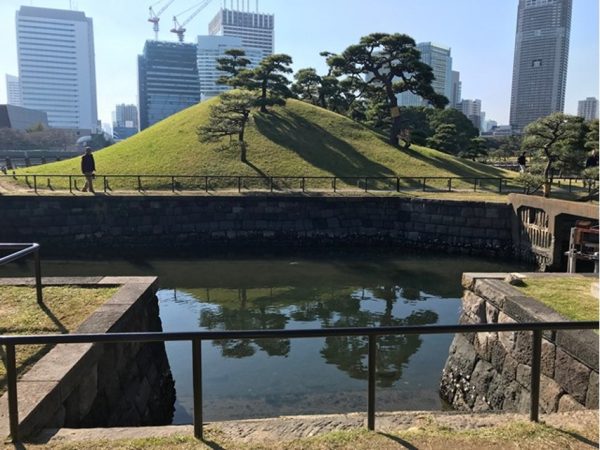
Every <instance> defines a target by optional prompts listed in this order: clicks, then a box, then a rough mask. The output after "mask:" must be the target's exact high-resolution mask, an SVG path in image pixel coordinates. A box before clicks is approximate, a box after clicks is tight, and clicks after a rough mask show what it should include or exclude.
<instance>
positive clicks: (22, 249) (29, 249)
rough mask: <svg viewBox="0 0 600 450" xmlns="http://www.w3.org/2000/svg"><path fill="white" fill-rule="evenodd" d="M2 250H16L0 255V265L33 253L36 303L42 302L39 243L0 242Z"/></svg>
mask: <svg viewBox="0 0 600 450" xmlns="http://www.w3.org/2000/svg"><path fill="white" fill-rule="evenodd" d="M3 250H18V251H16V252H14V253H9V254H8V255H6V256H2V257H0V266H2V265H4V264H8V263H10V262H13V261H16V260H18V259H21V258H24V257H26V256H27V255H30V254H32V253H33V261H34V271H35V292H36V296H37V302H38V304H42V303H43V297H42V265H41V263H40V244H36V243H29V244H21V243H19V244H14V243H6V244H5V243H0V252H2V251H3Z"/></svg>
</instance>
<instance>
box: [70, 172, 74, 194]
mask: <svg viewBox="0 0 600 450" xmlns="http://www.w3.org/2000/svg"><path fill="white" fill-rule="evenodd" d="M69 193H70V194H72V193H73V177H72V176H71V175H69Z"/></svg>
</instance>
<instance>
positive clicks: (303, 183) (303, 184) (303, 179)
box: [302, 177, 305, 192]
mask: <svg viewBox="0 0 600 450" xmlns="http://www.w3.org/2000/svg"><path fill="white" fill-rule="evenodd" d="M304 188H305V178H304V177H302V192H304Z"/></svg>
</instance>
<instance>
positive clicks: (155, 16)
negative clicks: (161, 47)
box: [148, 0, 175, 41]
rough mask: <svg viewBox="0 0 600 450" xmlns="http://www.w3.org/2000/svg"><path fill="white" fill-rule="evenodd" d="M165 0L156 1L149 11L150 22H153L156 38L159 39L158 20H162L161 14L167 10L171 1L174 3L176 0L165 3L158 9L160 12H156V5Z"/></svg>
mask: <svg viewBox="0 0 600 450" xmlns="http://www.w3.org/2000/svg"><path fill="white" fill-rule="evenodd" d="M163 1H164V0H158V1H157V2H156V3H154V4H153V5H152V6H150V8H148V9H149V11H150V17H148V22H152V23H153V24H154V25H153V26H152V29H153V30H154V40H156V41H158V22H159V21H160V15H161V14H162V13H164V12H165V10H166V9H167V8H168V7H169V5H170V4H171V3H173V2H174V1H175V0H169V1H168V2H167V3H165V4H164V5H163V7H162V8H160V9H159V10H158V12H156V13H155V12H154V7H156V6H157V5H158V4H159V3H162V2H163Z"/></svg>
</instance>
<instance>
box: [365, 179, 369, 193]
mask: <svg viewBox="0 0 600 450" xmlns="http://www.w3.org/2000/svg"><path fill="white" fill-rule="evenodd" d="M365 192H369V177H365Z"/></svg>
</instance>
